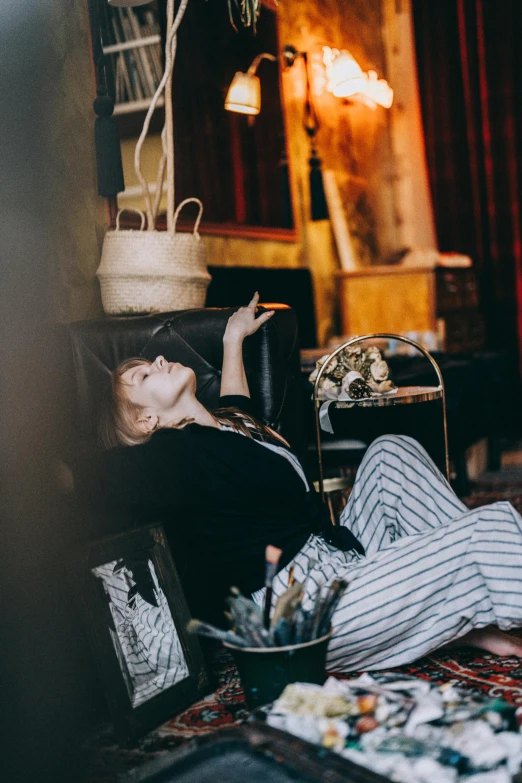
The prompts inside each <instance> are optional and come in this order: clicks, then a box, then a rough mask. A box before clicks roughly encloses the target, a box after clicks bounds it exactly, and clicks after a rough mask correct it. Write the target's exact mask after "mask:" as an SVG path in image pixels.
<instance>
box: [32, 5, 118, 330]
mask: <svg viewBox="0 0 522 783" xmlns="http://www.w3.org/2000/svg"><path fill="white" fill-rule="evenodd" d="M52 13H53V16H54V18H53V24H52V29H53V39H52V53H50V56H49V57H48V69H47V72H46V73H45V74H42V75H41V76H40V80H41V83H42V89H45V92H46V94H47V95H48V100H49V110H50V112H51V113H52V116H53V127H54V135H53V138H52V140H51V143H52V147H53V149H54V150H56V151H57V154H56V155H55V160H57V161H58V162H59V163H58V165H59V170H58V171H57V172H55V173H56V174H57V180H58V184H59V191H58V194H57V198H56V199H55V204H54V223H53V225H52V226H51V230H52V231H53V234H54V236H53V244H54V247H55V249H56V251H55V252H56V264H55V268H54V303H55V312H56V317H57V319H58V320H59V321H75V320H80V319H84V318H94V317H98V316H100V315H102V314H103V311H102V308H101V299H100V294H99V286H98V283H97V280H96V269H97V267H98V264H99V262H100V248H101V241H102V238H103V233H104V231H105V226H106V222H107V218H106V206H105V200H104V199H103V198H101V197H99V196H98V195H97V182H96V162H95V156H94V118H95V115H94V112H93V109H92V101H93V91H94V76H93V71H92V65H91V55H90V42H89V25H88V15H87V3H86V2H73V3H71V2H64V0H54V2H53V4H52Z"/></svg>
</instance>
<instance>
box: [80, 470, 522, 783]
mask: <svg viewBox="0 0 522 783" xmlns="http://www.w3.org/2000/svg"><path fill="white" fill-rule="evenodd" d="M498 500H509V501H510V502H511V503H512V504H513V505H514V506H515V508H516V509H517V510H518V511H519V512H520V513H522V491H521V490H520V486H518V487H517V488H516V489H513V488H509V487H502V488H500V487H498V486H496V487H495V486H493V485H492V486H487V485H486V486H485V485H483V484H481V485H480V489H479V491H476V492H474V493H473V494H472V495H471V496H470V497H468V498H465V502H466V504H467V505H468V506H469V507H470V508H476V507H478V506H482V505H485V504H487V503H493V502H495V501H498ZM210 668H211V670H212V671H213V673H214V677H215V678H216V680H217V686H216V688H215V690H214V692H213V693H212V694H210V695H209V696H207V697H205V698H204V699H202V700H201V701H199V702H197V703H196V704H193V705H192V706H191V707H189V708H188V709H186V710H185V711H184V712H182V713H180V714H179V715H176V716H174V717H173V718H171V719H170V720H169V721H168V722H167V723H165V724H163V725H162V726H160V727H159V728H157V729H156V730H155V731H152V732H150V733H149V734H147V735H146V736H145V737H143V738H142V739H141V740H139V741H138V742H137V743H136V745H135V746H134V747H133V748H130V749H122V748H119V747H118V746H117V745H116V744H115V742H114V739H113V737H112V733H111V732H110V730H109V729H108V728H107V729H105V730H104V731H102V732H101V733H100V735H99V736H98V738H97V742H96V746H97V752H96V758H95V764H94V768H93V771H92V775H91V777H90V780H92V781H96V783H110V782H111V781H115V780H117V776H118V775H121V774H122V773H124V772H125V771H127V770H130V769H131V768H134V767H136V766H138V765H140V764H142V763H143V762H145V761H148V760H150V759H152V758H156V757H158V756H159V755H161V754H162V753H165V752H166V751H170V750H173V749H175V748H176V747H178V746H179V745H181V744H183V743H184V742H186V741H187V740H188V739H190V738H191V737H194V736H202V735H204V734H209V733H210V732H214V731H217V730H219V729H223V728H231V727H233V726H236V725H238V724H239V723H241V722H242V721H244V720H245V719H246V718H247V717H248V711H247V709H246V705H245V702H244V700H243V692H242V690H241V685H240V682H239V678H238V675H237V671H236V669H235V667H234V664H233V661H232V659H231V657H230V655H229V654H228V653H227V652H226V651H225V650H224V649H222V648H221V647H216V648H215V649H214V650H213V651H212V655H211V662H210ZM391 671H396V672H398V673H403V674H409V675H414V676H416V677H422V678H423V679H427V680H431V681H432V682H437V683H442V682H448V681H451V682H453V683H454V684H455V685H456V686H457V687H460V688H464V689H466V690H467V691H471V692H475V693H481V694H488V695H489V696H491V697H496V698H503V699H506V700H507V701H509V702H511V703H513V704H517V705H522V660H521V659H520V658H515V657H509V658H499V657H497V656H495V655H490V654H489V653H481V652H480V651H478V650H476V649H472V648H464V647H463V648H461V649H452V650H447V651H442V650H441V651H438V652H436V653H433V654H432V655H429V656H427V657H425V658H422V659H420V660H418V661H416V662H415V663H414V664H410V665H408V666H403V667H400V668H397V669H392V670H391ZM331 674H335V672H331ZM339 676H342V675H339ZM352 676H353V677H355V676H357V675H356V674H353V675H350V677H352Z"/></svg>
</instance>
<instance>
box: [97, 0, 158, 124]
mask: <svg viewBox="0 0 522 783" xmlns="http://www.w3.org/2000/svg"><path fill="white" fill-rule="evenodd" d="M104 51H105V54H106V55H107V56H109V57H110V58H111V60H112V69H113V74H114V84H115V101H116V105H117V106H119V107H120V111H119V112H118V113H125V108H124V107H123V104H129V107H128V108H129V109H130V104H133V103H137V104H138V105H139V106H140V108H143V105H146V102H147V100H149V101H150V98H152V96H153V95H154V93H155V92H156V89H157V87H158V84H159V83H160V81H161V78H162V76H163V64H162V53H161V37H160V28H159V24H158V20H157V18H156V17H155V16H154V14H153V12H152V11H150V10H147V11H144V10H143V9H136V10H135V9H133V8H119V7H118V8H111V9H110V25H109V29H108V35H107V40H106V41H104ZM130 110H132V109H130Z"/></svg>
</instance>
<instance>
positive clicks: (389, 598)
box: [253, 435, 522, 671]
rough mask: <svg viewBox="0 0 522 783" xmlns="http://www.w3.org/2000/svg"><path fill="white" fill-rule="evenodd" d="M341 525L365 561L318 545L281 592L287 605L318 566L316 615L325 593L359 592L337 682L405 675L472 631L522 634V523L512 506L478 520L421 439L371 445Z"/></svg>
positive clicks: (334, 656) (335, 651)
mask: <svg viewBox="0 0 522 783" xmlns="http://www.w3.org/2000/svg"><path fill="white" fill-rule="evenodd" d="M340 522H341V524H343V525H346V526H347V527H349V528H350V530H351V531H352V532H353V533H354V535H355V536H357V538H358V539H359V540H360V541H361V543H362V544H363V546H364V548H365V550H366V555H365V557H362V558H361V557H359V556H357V555H354V554H353V553H350V552H341V551H339V550H337V549H334V548H333V547H330V546H329V545H328V544H326V543H325V542H324V541H323V540H322V539H320V538H318V537H316V536H311V537H310V539H309V540H308V542H307V543H306V544H305V546H304V547H303V548H302V549H301V551H300V552H298V554H297V555H296V557H295V558H294V559H293V561H292V562H291V563H289V564H288V565H287V566H286V567H285V568H284V569H282V571H280V572H279V574H278V575H277V577H276V579H275V581H274V594H275V595H276V596H277V595H280V594H281V593H282V592H284V590H285V589H286V588H287V583H288V572H289V569H290V566H291V565H293V566H294V573H295V578H296V579H297V580H299V581H301V580H303V579H304V578H305V575H306V574H307V573H308V571H309V563H310V560H311V559H312V558H313V559H314V560H315V561H316V563H315V564H313V565H312V568H311V570H310V573H309V576H308V579H307V582H306V585H305V598H304V606H305V608H309V607H310V606H311V603H312V598H313V595H314V593H315V592H316V591H317V589H318V587H320V586H321V585H328V584H329V583H330V582H331V580H332V579H334V578H339V577H340V578H343V579H346V581H347V582H348V583H349V587H348V589H347V591H346V592H345V594H344V596H343V597H342V599H341V602H340V604H339V606H338V608H337V610H336V612H335V614H334V617H333V623H332V624H333V635H332V639H331V642H330V645H329V648H328V662H327V665H328V668H329V669H330V670H332V671H353V670H361V669H366V670H372V669H385V668H390V667H393V666H400V665H402V664H406V663H411V662H412V661H414V660H416V659H417V658H420V657H421V656H423V655H426V654H427V653H429V652H431V651H432V650H435V649H437V648H438V647H441V646H442V645H444V644H446V643H447V642H450V641H453V640H455V639H458V638H459V637H460V636H463V635H464V634H465V633H467V632H468V631H470V630H471V629H472V628H482V627H484V626H487V625H496V626H498V627H499V628H501V629H502V630H508V629H510V628H513V627H517V626H522V518H521V517H520V515H519V514H518V513H517V512H516V511H515V509H514V508H513V507H512V506H511V504H510V503H507V502H499V503H493V504H491V505H488V506H483V507H481V508H477V509H474V510H472V511H470V510H469V509H467V508H466V506H464V504H463V503H461V502H460V500H459V499H458V498H457V497H456V495H455V494H454V493H453V491H452V489H451V487H450V486H449V484H448V482H447V481H446V480H445V478H444V477H443V476H442V474H441V473H440V471H439V470H438V468H437V467H436V466H435V464H434V463H433V462H432V460H431V459H430V457H429V456H428V455H427V453H426V452H425V451H424V449H423V448H422V447H421V446H420V445H419V444H418V443H417V442H416V441H415V440H413V439H412V438H408V437H406V436H401V435H393V436H392V435H388V436H384V437H381V438H378V439H377V440H375V441H374V442H373V443H372V445H371V446H370V448H369V449H368V451H367V452H366V454H365V456H364V459H363V461H362V463H361V466H360V468H359V470H358V472H357V477H356V480H355V483H354V487H353V490H352V493H351V495H350V498H349V501H348V504H347V506H346V508H345V509H344V511H343V513H342V515H341V520H340ZM263 594H264V589H263V590H259V591H258V592H257V593H256V594H255V595H254V596H253V597H254V600H256V601H258V602H261V601H262V599H263Z"/></svg>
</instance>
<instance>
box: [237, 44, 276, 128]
mask: <svg viewBox="0 0 522 783" xmlns="http://www.w3.org/2000/svg"><path fill="white" fill-rule="evenodd" d="M261 60H270V61H271V62H276V60H277V57H274V55H273V54H268V53H267V52H262V53H261V54H258V55H257V56H256V57H254V60H253V62H252V65H251V66H250V68H249V69H248V71H247V72H246V73H242V72H241V71H237V72H236V75H235V76H234V78H233V79H232V82H231V84H230V87H229V88H228V92H227V97H226V98H225V109H226V110H227V111H235V112H237V113H238V114H251V115H252V114H259V112H260V111H261V85H260V83H259V78H258V77H257V76H256V71H257V69H258V67H259V63H260V62H261Z"/></svg>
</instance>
